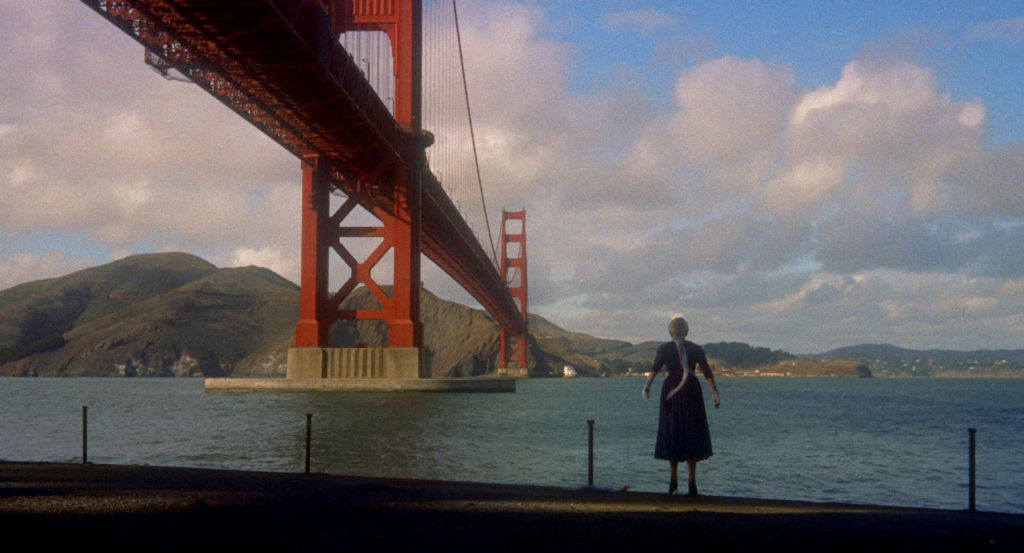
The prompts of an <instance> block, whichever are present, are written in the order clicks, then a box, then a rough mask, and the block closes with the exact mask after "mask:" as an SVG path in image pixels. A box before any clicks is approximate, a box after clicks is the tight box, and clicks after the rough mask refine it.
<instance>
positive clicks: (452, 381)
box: [206, 377, 516, 393]
mask: <svg viewBox="0 0 1024 553" xmlns="http://www.w3.org/2000/svg"><path fill="white" fill-rule="evenodd" d="M206 391H207V392H472V393H514V392H515V391H516V381H515V379H512V378H493V377H478V378H309V379H302V378H207V379H206Z"/></svg>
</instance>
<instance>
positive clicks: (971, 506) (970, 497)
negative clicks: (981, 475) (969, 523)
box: [967, 428, 978, 513]
mask: <svg viewBox="0 0 1024 553" xmlns="http://www.w3.org/2000/svg"><path fill="white" fill-rule="evenodd" d="M977 433H978V429H977V428H968V429H967V435H968V437H969V440H968V441H969V443H970V446H969V450H970V453H969V457H968V462H967V467H968V469H967V471H968V475H969V476H968V484H967V510H968V511H970V512H972V513H973V512H975V511H976V510H977V509H976V505H975V502H974V490H975V480H974V451H975V449H974V435H975V434H977Z"/></svg>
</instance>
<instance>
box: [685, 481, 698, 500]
mask: <svg viewBox="0 0 1024 553" xmlns="http://www.w3.org/2000/svg"><path fill="white" fill-rule="evenodd" d="M687 495H689V496H690V497H696V496H697V482H695V481H693V480H690V492H689V493H688V494H687Z"/></svg>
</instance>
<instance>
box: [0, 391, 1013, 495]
mask: <svg viewBox="0 0 1024 553" xmlns="http://www.w3.org/2000/svg"><path fill="white" fill-rule="evenodd" d="M702 383H703V382H702ZM641 386H642V381H641V380H637V379H571V380H525V381H520V382H519V383H518V391H517V393H515V394H422V393H348V394H344V393H253V394H211V393H206V392H204V391H203V381H202V380H201V379H89V378H66V379H15V378H2V379H0V428H2V434H0V459H7V460H25V461H81V453H82V450H81V447H82V446H81V439H82V436H81V433H82V430H81V428H82V427H81V415H82V406H83V405H86V406H88V429H89V438H88V440H89V441H88V443H89V450H88V455H89V460H90V461H92V462H96V463H116V464H149V465H166V466H188V467H208V468H229V469H252V470H270V471H301V470H302V468H303V462H304V447H305V425H306V413H313V424H312V434H313V451H312V470H313V471H315V472H327V473H335V474H353V475H373V476H395V477H412V478H431V479H449V480H472V481H481V482H504V483H521V484H542V485H554V486H562V487H576V486H580V485H582V484H585V483H586V477H587V424H586V421H587V420H588V419H593V420H595V427H594V428H595V460H594V472H595V482H594V484H595V486H598V487H604V488H614V489H620V488H622V487H624V486H630V489H632V490H641V491H658V492H661V491H664V489H665V488H666V485H667V479H668V469H667V463H665V462H663V461H657V460H655V459H653V457H652V453H653V450H654V436H655V431H656V428H657V400H656V399H653V398H652V399H651V400H648V401H643V400H641V399H640V388H641ZM656 386H660V383H659V384H656ZM719 389H720V391H721V394H722V408H721V409H719V410H714V409H710V407H709V413H708V414H709V420H710V426H711V434H712V441H713V443H714V448H715V455H714V457H712V458H711V459H709V460H708V461H705V462H702V463H700V465H699V466H698V482H699V484H700V488H701V491H702V492H703V493H707V494H711V495H727V496H744V497H760V498H777V499H803V500H814V501H836V502H849V503H876V504H885V505H907V506H921V507H936V508H947V509H963V508H966V506H967V482H968V480H967V479H968V475H967V470H968V469H967V466H968V433H967V429H968V428H969V427H974V428H977V429H978V434H977V444H978V453H977V482H978V491H977V498H978V499H977V501H978V509H979V510H986V511H1002V512H1014V513H1024V456H1022V454H1021V452H1022V451H1024V379H1022V380H968V379H866V380H862V379H799V378H779V379H753V378H748V379H743V378H733V379H726V378H720V379H719ZM705 391H706V389H705ZM652 395H654V394H652ZM708 405H709V406H710V402H708Z"/></svg>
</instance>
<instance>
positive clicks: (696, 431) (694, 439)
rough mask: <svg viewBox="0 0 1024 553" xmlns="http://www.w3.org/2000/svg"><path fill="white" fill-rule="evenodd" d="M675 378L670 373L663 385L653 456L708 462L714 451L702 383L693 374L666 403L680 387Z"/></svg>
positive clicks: (673, 459) (672, 459) (668, 459)
mask: <svg viewBox="0 0 1024 553" xmlns="http://www.w3.org/2000/svg"><path fill="white" fill-rule="evenodd" d="M677 374H678V373H677ZM675 376H676V375H674V374H670V375H669V376H668V377H667V378H666V379H665V383H664V384H662V388H661V412H660V415H659V416H658V441H657V443H656V444H655V446H654V457H655V458H656V459H664V460H666V461H685V460H687V459H696V460H698V461H699V460H703V459H707V458H708V457H711V455H712V453H713V452H712V450H711V431H710V430H709V429H708V415H707V412H705V410H704V396H703V394H702V393H701V386H700V381H698V380H697V375H692V376H691V377H690V379H689V380H687V381H686V384H684V385H683V389H682V390H679V391H678V392H677V393H676V395H674V396H672V398H671V399H669V400H666V399H665V396H666V395H668V393H669V392H670V391H671V390H672V389H673V388H675V387H676V386H677V385H678V384H679V379H678V378H673V377H675Z"/></svg>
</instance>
